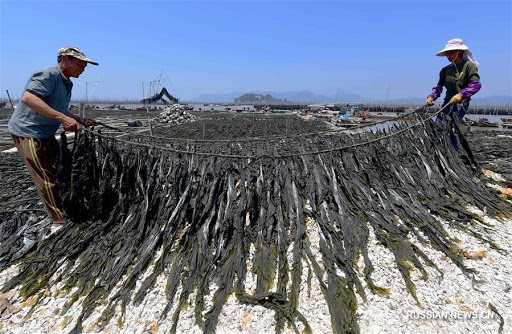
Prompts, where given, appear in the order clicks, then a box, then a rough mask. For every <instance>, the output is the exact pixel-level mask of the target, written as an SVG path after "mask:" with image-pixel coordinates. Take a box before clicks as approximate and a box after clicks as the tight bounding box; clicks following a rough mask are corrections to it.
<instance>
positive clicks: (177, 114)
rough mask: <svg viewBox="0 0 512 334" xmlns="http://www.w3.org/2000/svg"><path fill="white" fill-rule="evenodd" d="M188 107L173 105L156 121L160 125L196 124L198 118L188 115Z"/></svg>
mask: <svg viewBox="0 0 512 334" xmlns="http://www.w3.org/2000/svg"><path fill="white" fill-rule="evenodd" d="M186 109H187V106H186V105H183V104H173V105H171V106H169V107H166V108H165V109H164V111H162V112H161V113H160V114H159V115H158V116H157V117H156V120H157V121H158V122H160V123H171V124H183V123H190V122H194V121H195V120H196V119H197V117H196V116H194V115H192V114H189V113H187V112H186V111H185V110H186Z"/></svg>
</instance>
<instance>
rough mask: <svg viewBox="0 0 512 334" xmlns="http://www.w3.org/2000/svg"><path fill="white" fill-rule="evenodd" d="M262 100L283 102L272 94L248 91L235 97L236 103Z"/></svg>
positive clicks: (259, 101)
mask: <svg viewBox="0 0 512 334" xmlns="http://www.w3.org/2000/svg"><path fill="white" fill-rule="evenodd" d="M262 102H283V100H280V99H276V98H275V97H273V96H272V95H270V94H267V95H263V94H256V93H247V94H244V95H242V96H240V97H237V98H236V99H235V103H262Z"/></svg>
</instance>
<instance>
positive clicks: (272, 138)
mask: <svg viewBox="0 0 512 334" xmlns="http://www.w3.org/2000/svg"><path fill="white" fill-rule="evenodd" d="M423 109H425V106H423V107H422V108H420V109H417V110H414V111H411V112H408V113H404V114H403V115H400V116H397V117H395V118H392V119H386V120H381V121H376V122H372V123H366V124H360V125H357V126H354V127H351V128H342V129H335V130H334V129H333V130H325V131H318V132H307V133H301V134H294V135H288V136H282V135H276V136H259V137H247V138H240V139H195V138H179V137H161V136H150V135H144V134H134V135H135V136H139V137H146V138H153V139H166V140H174V141H183V142H197V143H222V142H226V143H232V142H256V141H266V142H272V141H278V140H283V139H293V138H303V137H309V136H316V135H322V134H329V133H333V134H335V133H340V132H345V131H354V130H358V129H361V128H369V127H372V126H375V125H379V124H383V123H386V122H393V121H396V120H400V119H402V118H405V117H407V116H409V115H412V114H414V113H418V112H419V111H421V110H423ZM95 124H97V125H101V126H104V127H106V128H108V129H111V130H116V131H119V132H123V133H130V132H129V131H126V130H123V129H120V128H116V127H113V126H110V125H107V124H105V123H102V122H97V121H96V122H95Z"/></svg>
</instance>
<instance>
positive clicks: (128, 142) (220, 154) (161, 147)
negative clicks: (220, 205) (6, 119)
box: [85, 104, 450, 159]
mask: <svg viewBox="0 0 512 334" xmlns="http://www.w3.org/2000/svg"><path fill="white" fill-rule="evenodd" d="M449 105H450V104H446V105H445V106H444V107H442V108H441V109H440V110H438V111H437V112H435V113H434V114H432V115H431V116H429V117H427V118H425V119H423V120H421V121H420V122H418V123H415V124H412V125H410V126H408V127H406V128H404V129H401V130H398V131H396V132H393V133H390V134H388V135H384V136H381V137H378V138H374V139H371V140H367V141H364V142H359V143H354V144H351V145H343V146H336V147H332V148H329V149H325V150H317V151H310V152H302V153H292V154H284V155H270V154H261V155H235V154H223V153H206V152H192V151H187V150H180V149H174V148H170V147H163V146H157V145H155V144H144V143H138V142H133V141H129V140H123V139H119V138H116V137H112V136H108V135H103V134H100V133H95V132H93V131H91V130H88V129H85V131H87V132H89V133H91V134H92V135H95V136H98V137H101V138H105V139H110V140H114V141H116V142H120V143H125V144H130V145H135V146H141V147H147V148H157V149H160V150H164V151H169V152H174V153H180V154H190V155H197V156H207V157H220V158H232V159H252V158H257V159H261V158H273V159H278V158H291V157H297V156H304V155H315V154H321V153H329V152H334V151H341V150H346V149H350V148H355V147H358V146H363V145H367V144H371V143H375V142H378V141H381V140H383V139H388V138H391V137H393V136H396V135H398V134H401V133H404V132H405V131H408V130H410V129H412V128H414V127H417V126H419V125H423V124H425V123H426V122H427V121H429V120H431V119H432V118H434V117H435V116H437V115H438V114H439V113H440V112H442V111H443V110H444V109H445V108H446V107H447V106H449ZM410 114H412V113H409V115H410Z"/></svg>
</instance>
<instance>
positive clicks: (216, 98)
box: [191, 90, 366, 103]
mask: <svg viewBox="0 0 512 334" xmlns="http://www.w3.org/2000/svg"><path fill="white" fill-rule="evenodd" d="M250 93H253V94H261V95H267V94H269V95H271V96H273V97H275V98H277V99H281V100H283V101H286V102H300V103H319V102H341V101H347V102H364V101H365V100H366V99H365V98H364V97H362V96H360V95H357V94H353V93H349V92H341V91H340V92H337V93H335V94H332V95H322V94H316V93H313V92H311V91H309V90H302V91H289V92H272V91H254V92H250ZM242 94H244V93H240V92H231V93H225V94H203V95H200V96H198V97H195V98H193V99H191V101H194V102H216V103H233V101H234V100H235V98H237V97H239V96H240V95H242Z"/></svg>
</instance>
